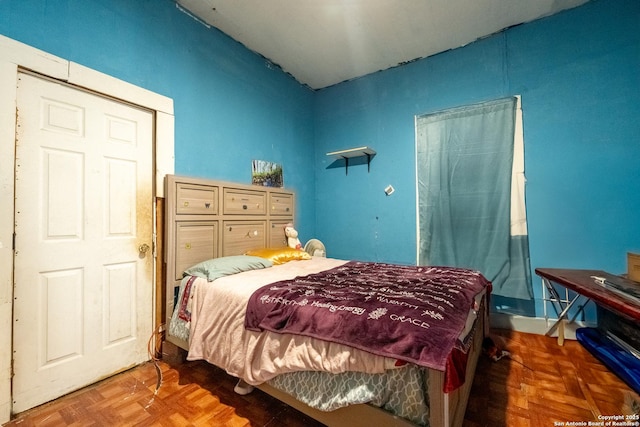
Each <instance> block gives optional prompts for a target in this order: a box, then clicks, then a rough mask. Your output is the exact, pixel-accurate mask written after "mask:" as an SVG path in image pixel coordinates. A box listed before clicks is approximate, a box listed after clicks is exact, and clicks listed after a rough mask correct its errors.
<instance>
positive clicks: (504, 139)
mask: <svg viewBox="0 0 640 427" xmlns="http://www.w3.org/2000/svg"><path fill="white" fill-rule="evenodd" d="M515 110H516V99H515V98H508V99H500V100H496V101H491V102H485V103H482V104H477V105H471V106H465V107H460V108H455V109H451V110H446V111H442V112H438V113H434V114H427V115H424V116H419V117H417V118H416V161H417V179H418V222H419V227H418V229H419V254H418V262H419V263H420V264H423V265H445V266H455V267H465V268H472V269H475V270H479V271H480V272H482V273H483V275H484V276H485V277H486V278H487V279H488V280H490V281H491V282H492V283H493V293H494V294H496V295H502V296H505V297H509V298H519V299H531V298H532V297H533V292H532V288H531V273H530V268H529V249H528V247H529V245H528V237H527V236H526V235H524V236H512V235H511V202H512V196H511V183H512V172H513V156H514V129H515Z"/></svg>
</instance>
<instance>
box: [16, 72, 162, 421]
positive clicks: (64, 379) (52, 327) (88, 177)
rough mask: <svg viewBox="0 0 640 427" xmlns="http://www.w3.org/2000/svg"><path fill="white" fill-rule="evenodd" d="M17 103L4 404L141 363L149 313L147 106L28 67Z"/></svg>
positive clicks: (19, 406) (45, 395)
mask: <svg viewBox="0 0 640 427" xmlns="http://www.w3.org/2000/svg"><path fill="white" fill-rule="evenodd" d="M17 107H18V123H17V135H16V185H15V191H16V203H15V206H16V211H15V224H16V225H15V233H16V250H15V276H14V277H15V293H14V295H15V301H14V322H13V349H14V378H13V401H14V404H13V412H14V413H17V412H21V411H24V410H26V409H29V408H31V407H33V406H36V405H38V404H41V403H43V402H47V401H49V400H52V399H55V398H56V397H59V396H61V395H63V394H65V393H68V392H70V391H73V390H75V389H78V388H81V387H83V386H85V385H88V384H91V383H93V382H95V381H97V380H100V379H102V378H104V377H107V376H109V375H111V374H113V373H115V372H118V371H121V370H123V369H125V368H128V367H130V366H133V365H136V364H139V363H141V362H143V361H145V360H148V358H149V356H148V352H147V341H148V339H149V337H150V335H151V333H152V321H153V319H152V306H153V301H152V298H153V296H152V295H153V292H152V288H153V254H152V250H147V248H148V247H150V246H151V245H152V232H153V218H152V194H153V193H152V183H153V179H152V178H153V176H152V138H153V114H152V113H151V112H149V111H146V110H143V109H140V108H136V107H133V106H130V105H127V104H123V103H120V102H116V101H114V100H111V99H108V98H104V97H101V96H97V95H94V94H91V93H87V92H84V91H82V90H78V89H75V88H73V87H70V86H67V85H64V84H61V83H59V82H54V81H50V80H45V79H42V78H38V77H35V76H32V75H29V74H20V75H19V80H18V106H17ZM145 250H146V252H145Z"/></svg>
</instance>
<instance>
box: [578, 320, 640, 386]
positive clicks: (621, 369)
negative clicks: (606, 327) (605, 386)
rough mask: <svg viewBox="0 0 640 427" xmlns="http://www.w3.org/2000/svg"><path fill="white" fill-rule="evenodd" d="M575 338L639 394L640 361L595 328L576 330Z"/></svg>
mask: <svg viewBox="0 0 640 427" xmlns="http://www.w3.org/2000/svg"><path fill="white" fill-rule="evenodd" d="M576 338H577V339H578V341H579V342H580V344H582V345H583V346H584V347H585V348H586V349H587V350H589V352H590V353H591V354H593V355H594V356H595V357H596V358H598V359H599V360H600V361H601V362H602V363H604V365H605V366H607V367H608V368H609V369H611V370H612V371H613V372H614V373H615V374H616V375H617V376H619V377H620V378H621V379H622V380H623V381H624V382H626V383H627V384H628V385H629V386H630V387H631V388H632V389H633V390H634V391H635V392H636V393H640V359H638V358H636V357H635V356H634V355H633V354H631V352H629V351H628V350H626V349H624V348H623V347H621V346H620V345H618V344H617V343H615V342H614V341H613V340H611V339H609V338H607V336H606V335H605V334H603V333H602V332H600V331H598V330H597V329H595V328H580V329H578V330H577V331H576Z"/></svg>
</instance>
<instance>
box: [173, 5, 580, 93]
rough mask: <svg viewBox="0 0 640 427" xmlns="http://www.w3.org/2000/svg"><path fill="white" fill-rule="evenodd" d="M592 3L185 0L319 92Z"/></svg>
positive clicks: (212, 22) (193, 10) (203, 18)
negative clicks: (515, 26) (346, 81)
mask: <svg viewBox="0 0 640 427" xmlns="http://www.w3.org/2000/svg"><path fill="white" fill-rule="evenodd" d="M586 1H588V0H177V3H178V4H179V6H181V7H182V8H184V9H186V11H188V12H190V14H192V15H195V16H196V17H197V18H199V19H200V20H201V21H204V22H205V23H206V24H208V25H210V26H213V27H216V28H218V29H219V30H221V31H222V32H223V33H225V34H227V35H229V36H230V37H231V38H233V39H235V40H237V41H238V42H240V43H242V44H244V45H245V46H246V47H247V48H249V49H251V50H252V51H254V52H257V53H259V54H261V55H262V56H264V57H265V58H267V59H268V60H269V61H271V62H272V63H274V64H276V65H278V66H280V67H281V68H282V69H283V70H284V71H286V72H287V73H289V74H291V75H293V76H294V77H295V78H296V79H297V80H298V81H299V82H301V83H303V84H305V85H308V86H309V87H311V88H312V89H320V88H323V87H327V86H331V85H333V84H336V83H339V82H342V81H345V80H350V79H353V78H356V77H360V76H364V75H366V74H369V73H373V72H375V71H379V70H384V69H387V68H390V67H394V66H396V65H398V64H402V63H405V62H408V61H412V60H415V59H418V58H424V57H427V56H431V55H434V54H436V53H439V52H443V51H445V50H449V49H454V48H457V47H460V46H464V45H466V44H468V43H471V42H473V41H475V40H477V39H479V38H482V37H484V36H487V35H490V34H493V33H495V32H498V31H500V30H502V29H504V28H508V27H511V26H513V25H517V24H521V23H523V22H529V21H533V20H535V19H538V18H541V17H544V16H549V15H552V14H554V13H557V12H559V11H562V10H564V9H569V8H572V7H575V6H578V5H581V4H583V3H585V2H586Z"/></svg>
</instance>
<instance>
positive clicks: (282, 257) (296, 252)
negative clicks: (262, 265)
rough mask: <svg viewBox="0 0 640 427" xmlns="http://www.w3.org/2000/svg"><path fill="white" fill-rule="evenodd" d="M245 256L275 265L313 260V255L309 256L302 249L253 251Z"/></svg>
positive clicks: (285, 248) (287, 248) (286, 248)
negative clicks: (266, 260)
mask: <svg viewBox="0 0 640 427" xmlns="http://www.w3.org/2000/svg"><path fill="white" fill-rule="evenodd" d="M245 255H251V256H258V257H260V258H266V259H268V260H270V261H271V262H273V263H274V264H284V263H286V262H289V261H299V260H305V259H311V255H309V254H308V253H306V252H305V251H302V250H300V249H293V248H290V247H284V248H264V249H253V250H250V251H248V252H246V253H245Z"/></svg>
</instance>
